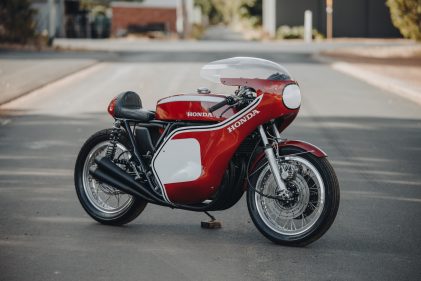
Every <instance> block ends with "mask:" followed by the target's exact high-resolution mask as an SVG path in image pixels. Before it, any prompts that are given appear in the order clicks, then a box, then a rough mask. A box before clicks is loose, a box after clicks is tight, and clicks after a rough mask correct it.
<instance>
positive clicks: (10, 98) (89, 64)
mask: <svg viewBox="0 0 421 281" xmlns="http://www.w3.org/2000/svg"><path fill="white" fill-rule="evenodd" d="M98 63H99V61H94V62H91V63H88V64H87V65H84V66H82V67H80V68H78V69H74V70H73V71H70V72H67V73H65V74H63V75H59V76H57V77H54V78H52V79H51V80H49V81H46V82H44V83H41V84H39V85H36V86H34V87H32V88H30V89H27V90H25V91H22V92H19V93H16V94H15V95H14V96H13V97H9V98H6V99H4V100H2V99H1V98H0V106H2V105H5V104H7V103H9V102H12V101H14V100H16V99H18V98H21V97H23V96H25V95H28V94H30V93H32V92H33V91H36V90H39V89H41V88H43V87H45V86H48V85H50V84H52V83H55V82H58V81H59V80H62V79H64V78H66V77H68V76H70V75H74V74H76V73H78V72H80V71H83V70H87V69H89V68H91V67H93V66H95V65H97V64H98Z"/></svg>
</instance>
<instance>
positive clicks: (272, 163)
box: [258, 122, 289, 195]
mask: <svg viewBox="0 0 421 281" xmlns="http://www.w3.org/2000/svg"><path fill="white" fill-rule="evenodd" d="M272 127H273V131H274V133H275V137H276V142H277V143H278V142H279V141H280V140H281V135H280V134H279V131H278V128H276V125H275V124H274V123H273V122H272ZM258 128H259V133H260V137H261V139H262V142H263V147H264V150H265V154H266V158H267V159H268V162H269V167H270V170H271V172H272V175H273V177H274V178H275V182H276V185H277V187H278V188H277V190H276V191H277V192H276V193H277V194H278V195H288V194H289V192H288V190H287V188H286V186H285V183H284V181H283V180H282V177H281V173H280V171H279V166H278V162H277V160H276V157H275V153H274V151H273V147H272V145H271V144H270V143H269V141H268V137H267V135H266V132H265V129H264V128H263V126H262V125H260V126H259V127H258Z"/></svg>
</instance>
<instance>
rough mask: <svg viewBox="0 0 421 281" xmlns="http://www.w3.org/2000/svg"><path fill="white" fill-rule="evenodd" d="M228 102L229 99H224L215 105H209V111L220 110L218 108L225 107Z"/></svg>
mask: <svg viewBox="0 0 421 281" xmlns="http://www.w3.org/2000/svg"><path fill="white" fill-rule="evenodd" d="M227 104H228V99H224V100H223V101H221V102H218V103H217V104H215V105H213V106H211V107H209V109H208V110H209V112H211V113H212V112H214V111H215V110H218V109H220V108H221V107H223V106H225V105H227Z"/></svg>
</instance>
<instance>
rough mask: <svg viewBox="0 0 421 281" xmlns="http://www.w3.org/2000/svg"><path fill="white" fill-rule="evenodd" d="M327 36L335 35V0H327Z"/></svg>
mask: <svg viewBox="0 0 421 281" xmlns="http://www.w3.org/2000/svg"><path fill="white" fill-rule="evenodd" d="M326 37H327V39H332V37H333V0H326Z"/></svg>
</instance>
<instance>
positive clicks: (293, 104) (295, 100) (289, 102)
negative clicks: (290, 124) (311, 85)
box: [282, 84, 301, 109]
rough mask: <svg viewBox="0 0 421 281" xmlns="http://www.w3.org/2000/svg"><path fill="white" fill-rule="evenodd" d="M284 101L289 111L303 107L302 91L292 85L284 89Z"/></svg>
mask: <svg viewBox="0 0 421 281" xmlns="http://www.w3.org/2000/svg"><path fill="white" fill-rule="evenodd" d="M282 99H283V101H284V104H285V106H286V107H288V108H289V109H296V108H298V107H300V105H301V91H300V87H298V85H297V84H290V85H287V86H286V87H285V88H284V91H283V94H282Z"/></svg>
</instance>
